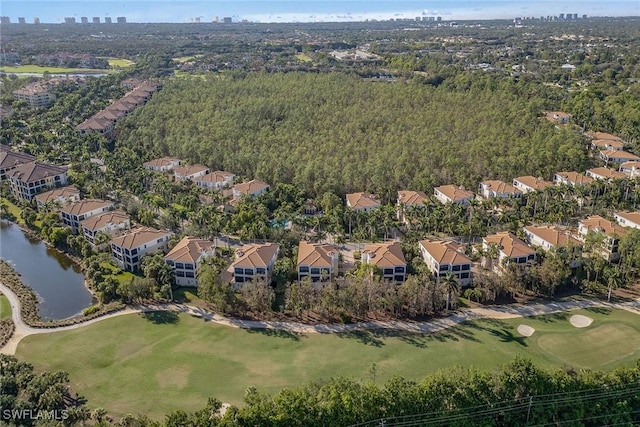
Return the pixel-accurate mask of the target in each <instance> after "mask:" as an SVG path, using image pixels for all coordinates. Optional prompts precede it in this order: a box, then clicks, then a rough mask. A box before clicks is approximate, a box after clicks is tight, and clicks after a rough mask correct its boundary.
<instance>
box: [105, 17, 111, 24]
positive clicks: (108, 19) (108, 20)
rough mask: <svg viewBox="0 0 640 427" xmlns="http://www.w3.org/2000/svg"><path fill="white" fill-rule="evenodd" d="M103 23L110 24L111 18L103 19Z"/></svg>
mask: <svg viewBox="0 0 640 427" xmlns="http://www.w3.org/2000/svg"><path fill="white" fill-rule="evenodd" d="M104 23H105V24H111V17H110V16H107V17H105V18H104Z"/></svg>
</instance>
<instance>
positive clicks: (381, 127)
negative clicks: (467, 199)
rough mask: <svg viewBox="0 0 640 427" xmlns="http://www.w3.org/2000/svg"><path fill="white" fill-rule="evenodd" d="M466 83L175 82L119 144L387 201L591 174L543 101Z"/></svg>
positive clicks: (575, 137) (507, 85)
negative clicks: (546, 115)
mask: <svg viewBox="0 0 640 427" xmlns="http://www.w3.org/2000/svg"><path fill="white" fill-rule="evenodd" d="M463 80H464V81H456V82H452V83H451V85H450V86H453V89H454V90H451V87H442V86H440V87H438V88H433V87H431V86H428V85H420V84H411V83H409V84H405V83H397V84H384V83H372V82H366V81H363V80H361V79H359V78H357V77H352V76H345V75H338V74H326V75H316V74H297V73H293V74H292V73H289V74H276V75H273V74H270V75H269V74H257V73H256V74H250V75H247V76H233V77H232V78H229V77H227V78H215V79H204V80H203V79H184V80H179V81H172V82H171V83H169V84H167V85H165V88H164V89H163V91H161V92H160V93H158V94H157V95H156V96H155V97H154V98H153V99H152V101H150V102H149V103H148V104H147V105H146V106H145V108H144V109H140V110H139V111H138V112H137V113H136V114H134V115H133V117H132V118H131V119H129V120H128V121H127V122H126V123H124V126H122V128H121V131H122V133H121V135H122V139H121V140H120V141H119V142H118V144H119V145H121V146H129V147H136V149H137V150H139V151H140V152H145V153H152V154H147V155H146V156H147V157H149V156H152V155H164V154H171V155H174V156H178V157H181V158H185V159H188V160H189V161H191V162H193V163H204V164H206V165H208V166H209V167H212V168H214V169H218V168H221V169H225V170H230V171H232V172H235V173H236V174H238V175H241V176H246V177H250V178H254V177H255V178H259V179H262V180H265V181H267V182H270V183H271V184H275V183H277V182H288V183H293V184H296V185H297V186H299V187H300V188H305V189H307V190H308V191H309V192H310V193H311V194H312V195H321V194H322V193H323V192H325V191H333V192H335V193H337V194H344V193H346V192H351V191H363V190H369V191H374V192H376V193H378V194H379V195H381V196H382V197H383V198H388V199H392V198H395V191H396V190H398V189H401V188H412V189H423V190H427V191H429V190H430V188H431V187H432V186H434V185H440V184H443V183H457V184H461V185H465V186H468V187H473V188H475V186H476V185H477V182H478V181H479V180H481V179H482V178H494V177H495V178H502V179H510V178H512V177H513V176H518V175H525V174H531V175H534V176H542V177H546V178H550V177H551V176H552V174H553V173H554V172H556V171H558V170H581V169H583V168H584V166H585V165H586V150H585V145H584V144H583V140H582V137H581V136H580V134H579V133H578V132H576V131H573V130H559V129H556V128H554V127H553V126H551V125H550V124H549V123H547V122H542V121H540V119H539V116H540V115H541V111H542V106H543V105H544V100H542V99H538V98H537V97H536V96H535V95H532V96H531V97H530V98H529V99H527V100H524V99H522V98H521V97H520V96H518V95H517V93H518V91H519V90H521V89H522V88H519V85H520V83H518V82H515V81H509V80H503V81H500V82H498V81H497V80H495V79H494V78H492V77H490V76H482V75H471V74H469V75H467V76H466V77H465V78H464V79H463ZM177 111H179V112H180V114H176V112H177Z"/></svg>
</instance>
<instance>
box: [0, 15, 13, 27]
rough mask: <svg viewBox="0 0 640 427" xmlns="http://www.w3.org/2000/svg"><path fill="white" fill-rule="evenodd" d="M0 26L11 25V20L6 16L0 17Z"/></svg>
mask: <svg viewBox="0 0 640 427" xmlns="http://www.w3.org/2000/svg"><path fill="white" fill-rule="evenodd" d="M0 24H5V25H6V24H11V18H9V17H8V16H0Z"/></svg>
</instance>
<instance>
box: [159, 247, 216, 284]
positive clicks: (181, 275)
mask: <svg viewBox="0 0 640 427" xmlns="http://www.w3.org/2000/svg"><path fill="white" fill-rule="evenodd" d="M215 252H216V247H215V243H214V242H212V241H211V240H206V239H200V238H197V237H190V236H186V237H183V238H182V240H180V241H179V242H178V244H176V245H175V246H174V247H173V249H171V250H170V251H169V253H168V254H166V255H165V256H164V261H165V263H167V264H168V265H170V266H171V267H172V268H173V274H174V278H175V282H176V284H177V285H178V286H198V271H199V270H200V266H201V264H202V262H203V261H204V260H205V259H207V258H210V257H213V256H215Z"/></svg>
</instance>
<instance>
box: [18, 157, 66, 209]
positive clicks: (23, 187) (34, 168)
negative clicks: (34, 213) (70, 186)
mask: <svg viewBox="0 0 640 427" xmlns="http://www.w3.org/2000/svg"><path fill="white" fill-rule="evenodd" d="M6 174H7V179H8V180H9V187H10V189H11V192H12V193H13V195H14V196H15V197H16V198H19V199H22V200H27V201H30V200H31V199H33V197H34V196H35V195H36V194H38V193H41V192H42V191H45V190H47V189H49V188H53V187H62V186H65V185H67V179H68V176H67V168H66V167H61V166H56V165H51V164H49V163H42V162H38V161H33V162H29V163H24V164H22V165H19V166H17V167H15V168H14V169H11V170H9V171H7V173H6Z"/></svg>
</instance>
